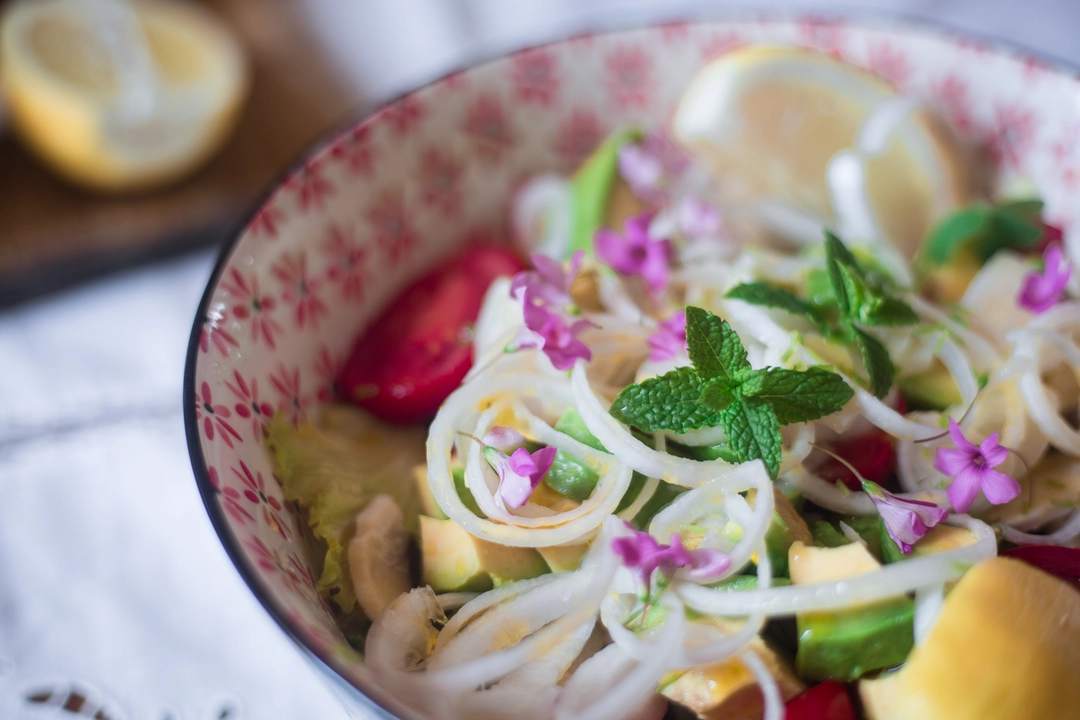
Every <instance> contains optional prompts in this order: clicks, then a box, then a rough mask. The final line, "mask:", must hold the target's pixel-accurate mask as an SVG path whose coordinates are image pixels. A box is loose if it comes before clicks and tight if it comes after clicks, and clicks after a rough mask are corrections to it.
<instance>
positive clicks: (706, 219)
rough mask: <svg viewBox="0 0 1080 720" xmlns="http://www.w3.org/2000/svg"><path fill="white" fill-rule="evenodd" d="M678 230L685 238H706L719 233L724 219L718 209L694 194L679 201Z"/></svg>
mask: <svg viewBox="0 0 1080 720" xmlns="http://www.w3.org/2000/svg"><path fill="white" fill-rule="evenodd" d="M678 215H679V230H680V231H681V232H682V234H683V236H684V237H686V238H707V237H715V236H717V235H719V234H720V232H721V230H723V227H724V221H723V219H722V218H721V217H720V211H719V210H717V209H716V208H715V207H713V206H712V205H710V204H709V203H707V202H705V201H704V200H702V199H701V198H699V197H697V196H695V195H687V196H686V197H684V198H683V199H682V201H681V202H680V203H679V209H678Z"/></svg>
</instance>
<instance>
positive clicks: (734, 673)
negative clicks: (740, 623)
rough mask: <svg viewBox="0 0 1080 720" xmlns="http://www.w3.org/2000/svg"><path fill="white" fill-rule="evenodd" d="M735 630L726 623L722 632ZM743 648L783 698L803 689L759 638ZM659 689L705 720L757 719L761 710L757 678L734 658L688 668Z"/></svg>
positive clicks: (775, 654)
mask: <svg viewBox="0 0 1080 720" xmlns="http://www.w3.org/2000/svg"><path fill="white" fill-rule="evenodd" d="M735 629H736V626H735V624H734V623H730V624H729V626H728V627H726V628H725V632H733V631H734V630H735ZM747 648H748V649H749V650H750V651H751V652H753V653H754V654H755V655H757V656H758V657H759V658H761V660H762V662H764V663H765V667H767V668H768V669H769V673H770V674H771V675H772V676H773V677H774V678H776V682H777V684H778V685H779V686H780V694H781V696H782V697H783V698H784V700H785V701H787V700H790V699H791V698H793V697H795V696H796V695H798V694H799V693H801V692H802V691H803V690H805V689H806V686H805V685H804V684H803V682H802V681H801V680H799V678H798V677H796V676H795V673H794V671H792V669H791V666H790V665H789V664H788V662H787V661H786V660H785V659H784V658H782V657H781V656H780V655H779V654H777V652H776V651H775V650H774V649H773V648H772V646H771V645H769V644H768V643H767V642H765V641H764V640H762V639H761V638H760V637H755V638H754V639H753V640H751V641H750V644H749V645H747ZM662 692H663V694H664V695H665V696H666V697H667V698H668V699H670V700H674V701H675V702H677V703H679V704H681V705H685V706H686V707H688V708H690V709H691V710H693V711H694V712H695V713H697V716H698V717H699V718H704V719H705V720H760V719H761V717H762V714H763V713H764V704H763V702H762V698H761V690H760V689H759V687H758V683H757V679H756V678H755V677H754V675H753V673H751V672H750V669H749V668H747V667H746V665H745V664H744V663H743V662H742V660H740V659H739V658H737V657H736V658H731V659H729V660H724V661H723V662H718V663H713V664H711V665H702V666H700V667H695V668H691V669H689V670H687V671H686V672H684V673H682V674H681V675H678V678H677V679H675V680H674V681H672V682H670V683H669V684H667V685H666V686H664V689H663V690H662Z"/></svg>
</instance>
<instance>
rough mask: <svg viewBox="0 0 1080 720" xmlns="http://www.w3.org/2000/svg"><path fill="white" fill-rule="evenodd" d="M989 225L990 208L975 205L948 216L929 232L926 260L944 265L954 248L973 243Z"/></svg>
mask: <svg viewBox="0 0 1080 720" xmlns="http://www.w3.org/2000/svg"><path fill="white" fill-rule="evenodd" d="M989 223H990V208H989V207H986V206H985V205H976V206H973V207H968V208H963V209H961V210H957V211H956V212H954V213H952V214H950V215H948V216H947V217H946V218H945V219H944V220H942V221H941V222H939V223H938V224H937V226H936V227H935V228H934V229H933V230H931V231H930V237H929V238H927V240H926V243H925V244H924V246H923V247H924V250H923V252H924V254H925V256H926V259H927V260H929V261H930V262H931V263H933V264H935V265H944V264H945V263H946V262H948V261H949V258H950V257H952V254H953V252H954V251H955V250H956V248H958V247H961V246H963V245H967V244H969V243H972V242H974V241H975V240H976V239H978V238H979V237H981V236H982V235H983V233H985V232H986V227H987V226H988V225H989Z"/></svg>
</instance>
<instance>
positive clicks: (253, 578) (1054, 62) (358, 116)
mask: <svg viewBox="0 0 1080 720" xmlns="http://www.w3.org/2000/svg"><path fill="white" fill-rule="evenodd" d="M805 20H815V21H820V22H822V23H823V24H830V23H843V24H847V25H856V26H858V27H861V28H863V29H869V30H883V31H889V30H900V31H903V32H907V33H910V34H917V35H925V36H928V37H931V38H934V39H939V40H940V39H942V38H943V37H944V38H945V39H948V40H953V41H955V40H974V41H976V42H979V43H981V44H983V45H985V46H986V47H988V48H989V49H990V50H991V51H992V52H993V53H994V54H998V55H1001V54H1006V55H1008V56H1010V57H1014V58H1015V57H1017V56H1022V57H1027V58H1033V59H1036V60H1038V61H1040V62H1043V63H1045V64H1046V66H1047V67H1049V68H1052V69H1054V70H1056V71H1059V72H1064V71H1067V72H1068V73H1070V74H1071V76H1072V77H1073V78H1076V79H1080V67H1078V66H1077V65H1074V64H1073V63H1071V62H1068V61H1065V60H1062V59H1060V58H1058V57H1055V56H1053V55H1050V54H1047V53H1043V52H1040V51H1032V50H1030V49H1029V48H1027V47H1025V46H1023V45H1021V44H1019V43H1017V42H1014V41H1010V40H1003V39H1001V38H998V37H995V36H993V35H989V34H984V33H978V32H973V31H969V30H964V29H958V28H956V27H955V26H952V25H949V24H945V23H938V22H933V21H930V20H927V19H925V18H921V17H917V16H913V15H911V14H907V13H891V12H881V11H874V10H871V9H867V8H858V9H853V8H852V9H844V10H842V11H833V10H831V9H830V11H829V12H823V13H813V12H801V11H800V12H796V11H784V10H777V11H754V10H750V9H748V8H743V9H736V10H732V11H730V12H725V13H716V12H713V13H708V12H702V13H699V14H691V15H681V16H676V17H671V18H668V19H661V18H659V17H658V18H657V19H656V20H654V21H652V22H648V23H645V24H640V23H636V24H628V25H625V26H621V25H619V24H618V23H617V22H616V23H612V24H605V26H604V28H602V29H600V28H596V29H586V30H583V31H581V32H578V33H574V34H571V35H562V36H559V37H556V38H552V39H548V40H544V41H540V42H536V43H534V44H529V45H525V46H523V47H519V48H517V49H515V50H512V51H495V52H494V53H492V54H487V55H484V56H481V55H479V54H478V55H477V56H475V57H470V58H468V59H467V60H466V62H465V63H463V64H461V65H457V66H455V67H454V68H453V69H452V70H450V71H448V72H445V73H443V74H441V75H439V76H437V77H435V78H433V79H431V80H428V81H427V82H424V83H423V84H421V85H418V86H417V87H415V88H413V89H411V90H407V91H405V92H401V93H398V94H395V95H392V96H390V97H389V98H388V99H385V100H379V101H373V102H368V103H364V104H362V105H360V106H358V109H357V110H355V111H353V112H350V113H348V114H347V116H346V120H344V121H342V122H341V123H336V124H335V125H334V126H333V127H332V128H330V129H329V130H327V131H325V132H324V133H322V134H320V135H319V136H318V139H317V140H316V141H315V142H313V143H312V144H311V145H309V146H307V147H306V148H305V149H304V150H303V151H302V152H301V154H299V155H298V156H297V158H296V159H295V160H294V161H293V162H292V163H290V164H289V165H288V167H287V168H286V169H285V170H284V171H283V172H281V173H279V174H278V176H277V177H276V178H275V179H274V180H273V182H272V183H271V184H270V185H269V186H268V188H267V190H266V191H265V192H264V193H262V195H260V197H259V198H258V200H256V201H255V202H254V203H253V204H252V209H251V210H250V211H249V212H247V213H246V214H245V215H244V219H243V220H242V221H240V222H239V223H237V224H236V226H235V228H234V230H233V231H232V232H231V233H229V234H228V235H227V237H228V238H229V239H228V240H227V241H226V242H225V243H224V244H223V245H222V247H221V250H220V251H219V253H218V257H217V260H216V261H215V262H214V268H213V270H212V271H211V273H210V277H209V278H208V279H207V285H206V290H204V291H203V296H202V298H201V300H200V301H199V307H198V310H197V311H196V315H195V321H194V323H193V325H192V329H191V335H190V337H189V339H188V349H187V357H186V360H185V366H184V382H183V403H184V434H185V436H186V438H187V445H188V455H189V457H190V460H191V467H192V471H193V473H194V475H195V481H196V485H197V486H198V489H199V494H200V495H201V496H202V500H203V505H204V506H205V507H206V512H207V515H209V517H210V522H211V524H212V525H213V527H214V530H215V532H216V533H217V535H218V539H219V540H220V541H221V544H222V546H223V547H224V548H225V552H226V554H227V555H228V556H229V559H230V560H231V561H232V563H233V565H234V566H235V568H236V570H237V572H238V573H239V574H240V577H241V578H243V580H244V582H245V583H246V584H247V586H248V588H249V589H250V590H251V592H252V594H254V595H255V597H256V599H257V600H258V601H259V603H260V604H261V605H262V606H263V608H264V609H265V610H266V612H267V613H268V614H269V615H270V617H271V618H273V620H274V621H275V622H276V623H277V624H278V626H279V627H280V628H281V629H282V630H283V631H284V632H285V634H286V635H287V636H288V637H289V638H290V639H291V640H292V641H293V643H295V644H296V645H297V646H298V647H299V649H300V650H301V651H303V652H304V653H305V654H307V656H308V657H309V659H310V660H312V661H313V662H315V664H316V665H318V666H320V669H322V670H323V673H322V674H323V675H324V676H325V677H326V679H327V680H328V681H330V682H332V683H334V684H335V685H337V686H339V687H341V688H342V689H343V690H344V691H345V692H346V693H347V694H349V696H350V697H352V698H355V699H359V700H360V701H361V702H363V703H365V704H367V705H368V706H369V709H370V710H374V711H376V712H378V713H381V714H382V715H383V717H387V718H395V717H397V716H395V715H393V714H391V713H390V711H389V710H388V709H387V708H385V707H383V706H382V704H380V703H379V702H378V701H377V700H375V699H374V698H372V697H371V696H369V695H368V694H367V693H368V692H369V690H366V689H363V688H360V687H357V685H355V684H354V683H353V682H352V681H350V680H348V679H347V678H346V677H345V672H344V670H343V669H342V668H340V667H339V665H338V661H337V660H335V659H334V658H333V657H332V656H330V655H329V654H327V656H326V657H324V654H323V653H320V652H318V651H316V650H315V649H314V648H312V647H310V646H309V645H308V644H307V642H306V640H305V638H304V633H303V631H301V630H300V629H298V628H297V627H295V626H294V625H293V622H292V620H290V619H289V617H288V614H287V613H286V612H285V611H284V610H283V608H281V607H279V606H278V603H277V601H276V600H275V599H274V596H273V594H272V593H271V592H270V590H269V588H267V587H266V586H265V584H264V583H263V581H262V579H261V577H260V575H259V573H258V571H257V570H256V569H255V568H254V566H253V565H252V564H251V563H250V562H249V561H248V558H247V554H246V552H245V551H244V549H243V548H242V547H241V546H240V541H239V539H238V538H237V537H236V536H235V535H234V534H233V531H232V528H231V527H230V525H229V523H228V520H227V519H226V517H225V512H224V510H223V509H222V507H221V505H220V504H219V503H218V499H217V494H218V491H217V489H216V488H215V487H214V486H213V484H212V483H211V481H210V472H209V468H208V465H207V463H206V458H205V456H204V455H203V451H202V443H201V440H200V437H201V435H200V433H199V423H198V420H197V418H196V416H195V368H196V365H197V362H198V357H199V351H200V338H201V335H202V330H203V325H204V323H205V321H206V319H207V314H208V309H209V306H210V302H211V300H213V296H214V290H215V288H216V287H217V284H218V282H219V281H220V280H221V275H222V273H223V272H224V270H225V267H226V266H227V265H228V261H229V258H230V257H231V256H232V253H233V251H234V250H235V249H236V246H237V244H238V243H239V241H240V238H241V237H243V233H244V230H245V229H246V228H247V227H248V225H249V224H250V223H251V221H252V219H254V217H255V216H256V215H257V214H258V213H259V211H260V210H261V209H262V208H263V206H264V205H265V204H266V203H267V202H268V201H269V200H270V199H271V198H272V197H273V196H274V195H275V194H276V193H277V192H279V191H280V189H281V187H282V185H283V184H284V182H285V181H286V180H287V179H289V178H290V177H292V176H293V175H294V174H296V173H297V172H299V171H300V170H301V169H303V167H304V166H305V165H306V164H307V163H308V161H309V160H310V159H311V158H312V157H315V156H316V155H319V154H321V153H322V152H323V151H325V150H326V148H327V147H328V146H329V145H331V144H332V143H333V142H334V141H336V140H337V139H338V138H339V137H341V135H342V134H344V133H345V132H346V131H348V130H350V129H351V128H354V127H356V126H357V125H360V124H361V123H363V122H366V121H367V120H369V119H371V118H372V117H373V116H374V115H375V114H376V113H377V112H378V111H379V110H380V109H382V108H383V107H386V106H388V105H392V104H394V103H396V102H398V101H399V100H401V99H402V98H404V97H405V96H406V95H410V94H412V93H414V92H418V91H420V90H424V89H426V88H428V87H431V86H432V85H435V84H437V83H439V82H441V81H442V80H444V79H446V78H448V77H452V76H454V75H456V74H458V73H460V72H464V71H467V70H469V69H471V68H474V67H477V66H478V65H482V64H485V63H487V62H493V61H496V60H499V59H500V58H503V57H506V56H507V55H513V54H516V53H518V52H524V51H527V50H531V49H535V48H540V47H546V46H549V45H553V44H559V43H562V42H566V41H569V40H573V39H574V38H579V37H587V36H591V35H606V34H612V33H619V32H627V31H632V30H646V29H649V28H653V27H662V26H664V25H672V24H677V23H683V22H685V23H688V24H693V23H709V22H752V21H762V22H773V23H780V22H798V21H805Z"/></svg>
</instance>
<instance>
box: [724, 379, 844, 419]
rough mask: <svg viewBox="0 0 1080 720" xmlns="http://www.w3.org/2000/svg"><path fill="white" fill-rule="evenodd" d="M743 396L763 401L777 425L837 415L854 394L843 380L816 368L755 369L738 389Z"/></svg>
mask: <svg viewBox="0 0 1080 720" xmlns="http://www.w3.org/2000/svg"><path fill="white" fill-rule="evenodd" d="M739 389H740V391H741V392H742V394H743V396H744V397H747V398H755V399H757V400H764V401H767V402H768V403H769V404H770V405H772V408H773V411H774V412H775V413H776V418H777V420H778V421H779V423H780V424H781V425H790V424H791V423H799V422H809V421H810V420H817V419H818V418H820V417H825V416H826V415H831V414H832V413H834V412H838V411H839V410H840V409H841V408H842V407H844V405H845V404H846V403H847V401H848V400H850V399H851V397H852V396H853V395H854V394H855V392H854V391H853V390H852V389H851V388H850V387H848V384H847V383H846V382H844V379H843V378H842V377H840V376H839V375H837V374H836V373H834V372H831V371H829V370H826V369H824V368H820V367H812V368H809V369H808V370H801V371H800V370H788V369H786V368H774V367H771V368H765V369H764V370H755V371H754V372H753V374H751V375H750V376H749V377H748V378H747V379H746V380H745V381H744V382H743V384H742V386H741V387H740V388H739Z"/></svg>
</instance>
